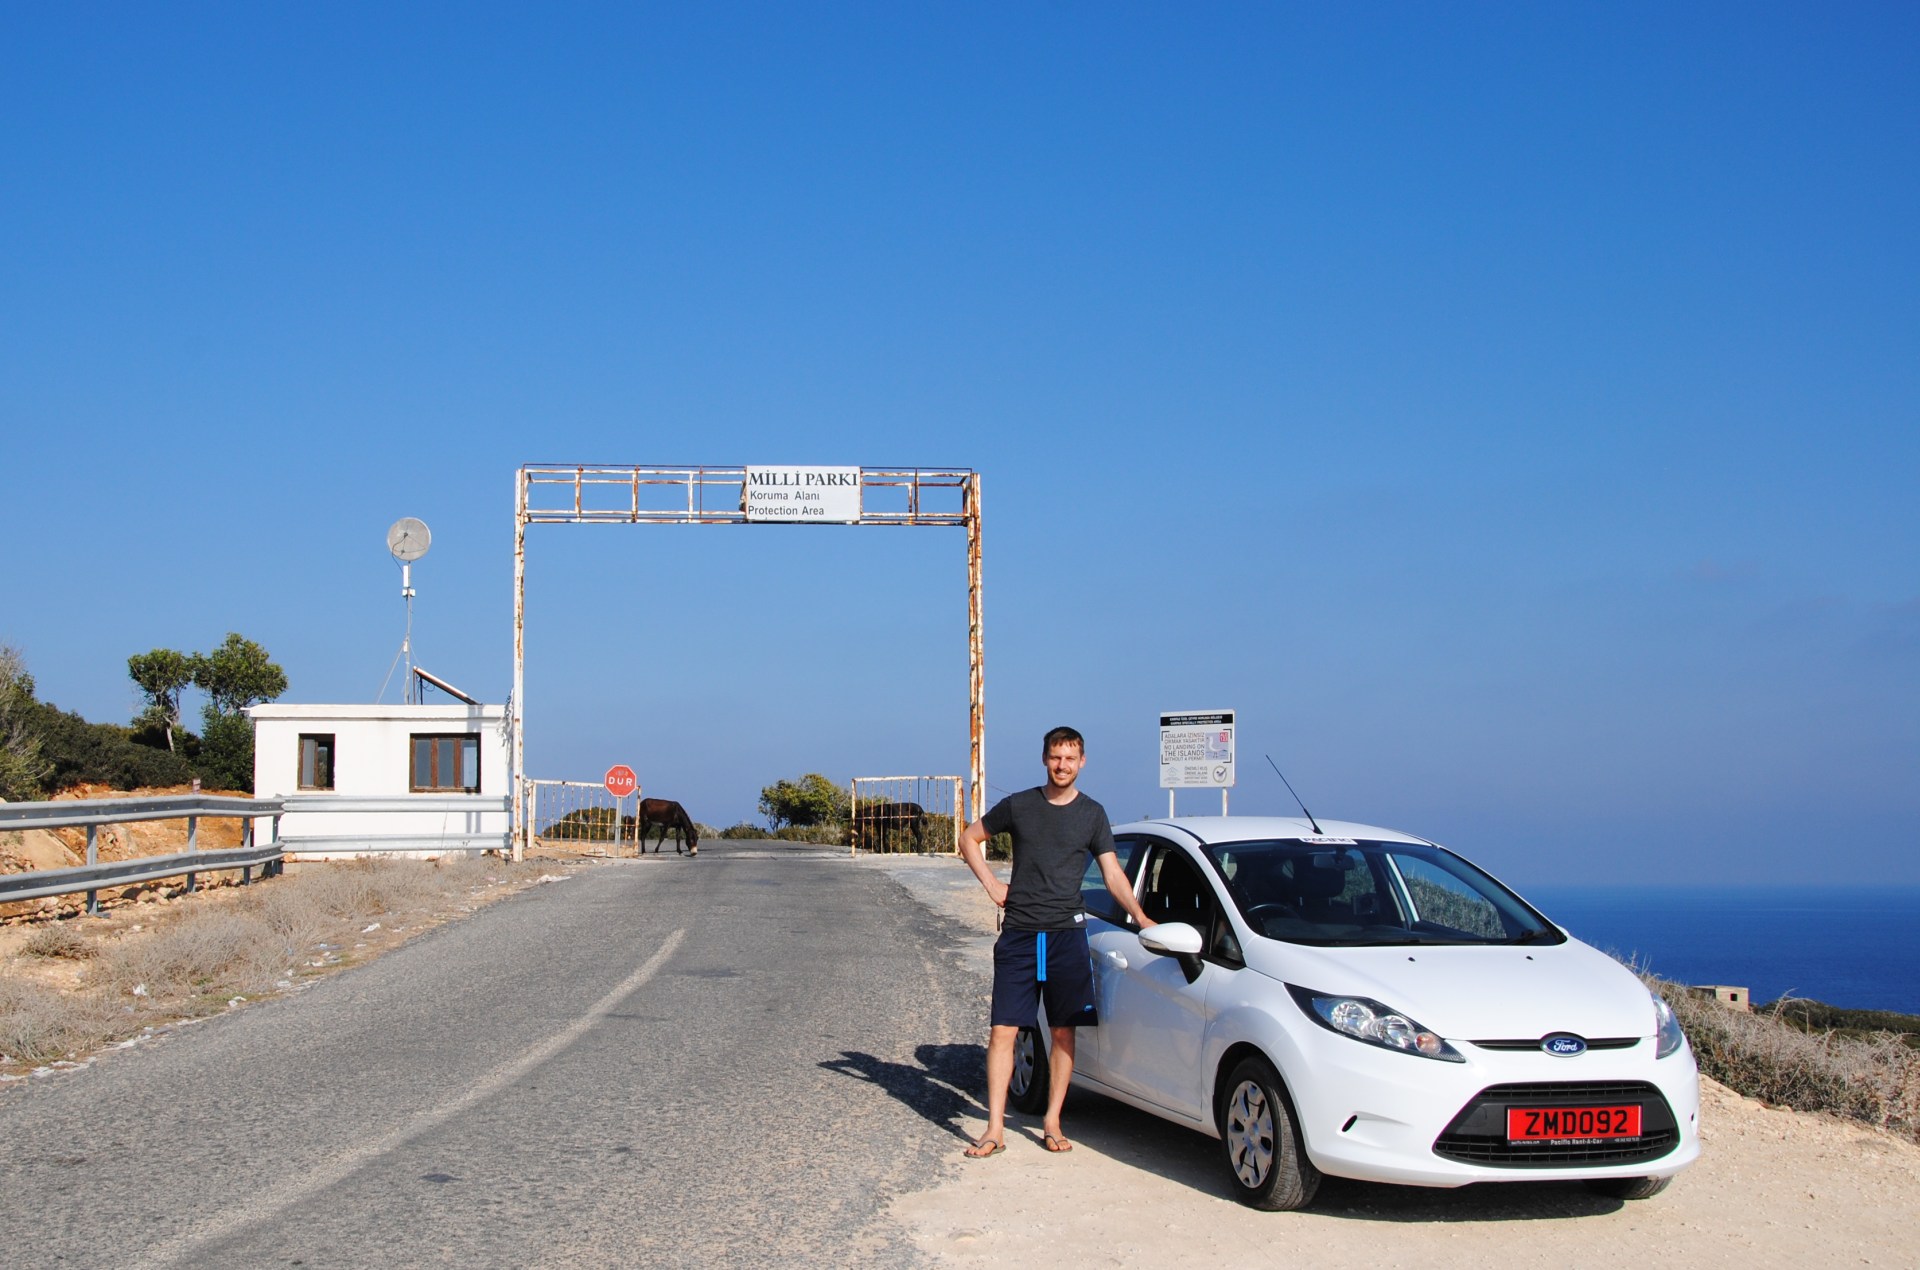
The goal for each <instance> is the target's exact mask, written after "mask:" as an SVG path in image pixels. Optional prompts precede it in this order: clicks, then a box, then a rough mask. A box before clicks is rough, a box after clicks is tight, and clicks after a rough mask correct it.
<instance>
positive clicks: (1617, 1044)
mask: <svg viewBox="0 0 1920 1270" xmlns="http://www.w3.org/2000/svg"><path fill="white" fill-rule="evenodd" d="M1639 1043H1640V1038H1639V1037H1637V1036H1596V1037H1594V1038H1592V1039H1591V1040H1589V1041H1587V1048H1588V1049H1589V1050H1630V1049H1632V1048H1633V1047H1634V1046H1636V1045H1638V1044H1639ZM1467 1044H1469V1045H1474V1046H1478V1047H1479V1048H1480V1049H1483V1050H1539V1049H1540V1038H1539V1037H1537V1036H1536V1037H1534V1038H1533V1039H1532V1040H1530V1041H1526V1040H1515V1041H1468V1042H1467ZM1541 1052H1542V1053H1544V1052H1545V1051H1544V1050H1543V1051H1541Z"/></svg>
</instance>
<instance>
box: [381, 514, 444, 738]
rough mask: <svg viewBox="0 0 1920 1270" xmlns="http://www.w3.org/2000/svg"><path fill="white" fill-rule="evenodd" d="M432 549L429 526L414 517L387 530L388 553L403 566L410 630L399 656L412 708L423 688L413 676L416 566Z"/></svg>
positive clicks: (403, 594) (403, 638)
mask: <svg viewBox="0 0 1920 1270" xmlns="http://www.w3.org/2000/svg"><path fill="white" fill-rule="evenodd" d="M432 545H433V534H432V533H431V532H429V531H428V529H427V525H426V522H425V521H422V520H416V519H414V518H413V517H412V516H402V517H401V518H400V519H399V520H396V521H394V522H393V526H392V528H390V529H388V530H387V550H388V551H390V552H392V553H393V558H394V559H395V560H397V561H399V563H400V598H401V599H402V600H404V601H406V605H407V630H406V634H405V635H403V636H401V638H400V656H401V657H402V658H404V659H405V661H406V663H407V678H406V689H405V693H406V702H407V704H408V705H410V706H411V705H418V704H419V702H420V688H419V686H418V684H417V682H416V680H415V678H414V673H413V595H414V592H413V562H414V561H415V560H418V559H419V558H420V557H421V556H424V555H426V554H427V548H428V547H430V546H432ZM388 673H389V674H391V673H392V672H388Z"/></svg>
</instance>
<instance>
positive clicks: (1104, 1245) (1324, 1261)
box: [863, 857, 1920, 1270]
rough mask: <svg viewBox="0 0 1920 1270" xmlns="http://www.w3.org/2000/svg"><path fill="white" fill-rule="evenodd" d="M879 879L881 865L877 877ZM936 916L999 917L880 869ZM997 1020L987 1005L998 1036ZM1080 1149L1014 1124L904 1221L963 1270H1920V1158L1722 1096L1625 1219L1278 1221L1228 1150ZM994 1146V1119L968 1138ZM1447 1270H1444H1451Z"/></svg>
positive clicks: (920, 876)
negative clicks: (1043, 1268)
mask: <svg viewBox="0 0 1920 1270" xmlns="http://www.w3.org/2000/svg"><path fill="white" fill-rule="evenodd" d="M863 863H867V862H864V861H863ZM869 867H879V868H884V869H886V870H887V871H888V872H889V874H890V875H891V876H893V877H894V878H895V880H897V881H899V882H900V883H901V884H902V885H903V886H905V887H906V888H907V889H908V890H909V891H910V892H911V893H912V894H913V895H914V896H915V897H916V898H917V899H919V900H920V901H921V902H922V903H924V904H927V905H928V907H930V908H933V909H934V910H935V911H936V912H939V913H941V914H942V915H943V916H947V917H949V918H952V919H953V920H956V921H959V922H963V923H966V924H968V925H970V926H972V927H973V928H975V929H976V930H978V931H979V932H980V933H981V939H980V945H979V948H978V949H971V948H970V949H969V950H968V951H967V953H966V956H967V958H968V960H969V963H970V964H974V959H976V958H978V959H979V960H980V962H982V963H983V962H984V959H985V957H986V950H987V948H988V947H989V945H990V942H991V933H992V930H993V912H992V907H991V905H989V904H988V903H987V901H986V899H985V897H984V896H983V895H981V893H980V889H979V886H978V884H977V883H975V882H974V881H973V878H972V877H971V875H969V874H967V872H966V870H965V868H964V867H963V866H961V865H960V864H959V863H957V862H956V861H952V860H913V861H903V860H899V859H898V858H893V859H889V858H886V857H877V858H875V859H874V861H872V862H871V864H870V866H869ZM985 1016H986V1006H985V1002H984V1000H983V1001H982V1004H981V1019H982V1031H983V1032H984V1030H985ZM1066 1125H1067V1129H1068V1132H1069V1133H1070V1134H1071V1135H1072V1136H1073V1138H1074V1140H1075V1142H1076V1144H1077V1146H1076V1149H1075V1150H1074V1151H1073V1152H1071V1153H1070V1154H1067V1155H1062V1156H1056V1155H1049V1154H1048V1153H1047V1152H1046V1151H1044V1150H1043V1149H1042V1148H1041V1146H1040V1143H1039V1122H1038V1120H1037V1119H1034V1118H1030V1117H1019V1116H1016V1117H1013V1118H1012V1120H1011V1122H1010V1126H1009V1128H1010V1132H1009V1134H1008V1149H1007V1151H1006V1153H1005V1154H1003V1155H1000V1156H997V1157H995V1158H993V1159H990V1160H985V1161H962V1160H960V1159H959V1158H958V1155H959V1147H958V1143H957V1142H956V1146H955V1152H954V1154H955V1159H954V1162H953V1164H952V1166H951V1167H949V1168H948V1169H947V1170H946V1171H945V1172H944V1173H943V1174H942V1176H941V1177H940V1178H939V1179H937V1180H936V1181H935V1182H934V1184H933V1185H932V1186H931V1187H930V1188H929V1189H927V1190H924V1191H920V1192H917V1193H915V1194H911V1195H907V1196H903V1197H902V1198H901V1199H899V1200H898V1201H896V1202H895V1203H894V1205H893V1207H892V1209H891V1214H890V1215H891V1216H892V1217H893V1218H894V1219H895V1220H897V1221H899V1222H900V1223H901V1224H902V1225H903V1226H905V1227H906V1228H907V1230H908V1231H909V1232H910V1234H911V1236H912V1238H913V1240H914V1241H915V1243H916V1244H917V1245H918V1246H919V1247H920V1248H921V1249H922V1250H923V1251H924V1252H926V1253H928V1254H929V1255H930V1256H932V1257H934V1258H936V1259H937V1260H939V1261H941V1262H944V1263H947V1264H952V1265H984V1264H988V1263H1018V1262H1023V1261H1028V1260H1034V1261H1036V1262H1037V1261H1039V1260H1043V1259H1044V1260H1046V1261H1054V1260H1065V1261H1078V1260H1080V1259H1082V1258H1093V1259H1098V1261H1100V1262H1102V1263H1105V1264H1111V1265H1120V1266H1132V1265H1148V1264H1173V1263H1174V1261H1175V1260H1176V1259H1177V1260H1178V1262H1179V1263H1181V1264H1253V1263H1255V1261H1256V1260H1257V1261H1258V1262H1260V1263H1265V1264H1288V1263H1289V1261H1290V1259H1291V1258H1292V1257H1299V1258H1301V1259H1302V1261H1303V1262H1305V1261H1308V1260H1310V1262H1311V1264H1313V1265H1315V1266H1320V1267H1328V1268H1329V1270H1342V1268H1345V1267H1353V1268H1354V1270H1359V1268H1360V1267H1367V1268H1368V1270H1377V1268H1378V1267H1385V1266H1409V1267H1411V1266H1430V1265H1434V1264H1452V1265H1461V1264H1464V1265H1474V1266H1489V1267H1505V1266H1513V1267H1527V1268H1528V1270H1531V1268H1532V1267H1535V1266H1538V1265H1541V1264H1547V1265H1588V1264H1595V1263H1598V1262H1599V1261H1600V1260H1601V1259H1602V1258H1604V1259H1605V1260H1606V1261H1607V1262H1608V1263H1613V1262H1615V1261H1619V1262H1624V1263H1627V1264H1632V1263H1634V1262H1636V1261H1638V1262H1640V1263H1642V1264H1654V1265H1661V1264H1678V1265H1684V1266H1689V1267H1719V1266H1726V1267H1735V1266H1739V1267H1752V1266H1796V1267H1798V1266H1810V1265H1874V1266H1911V1265H1914V1264H1916V1258H1920V1252H1916V1250H1917V1249H1920V1147H1916V1146H1914V1145H1913V1144H1911V1143H1908V1142H1906V1141H1904V1140H1902V1139H1899V1138H1896V1137H1894V1136H1892V1135H1890V1134H1885V1133H1881V1132H1878V1131H1876V1130H1873V1129H1870V1128H1867V1127H1864V1126H1861V1125H1856V1124H1852V1123H1849V1122H1845V1121H1840V1120H1836V1119H1833V1118H1830V1117H1826V1116H1816V1115H1805V1114H1802V1113H1799V1112H1793V1111H1784V1110H1772V1109H1769V1108H1767V1107H1765V1106H1762V1105H1761V1104H1760V1103H1758V1102H1755V1101H1754V1100H1752V1099H1749V1098H1743V1097H1741V1096H1740V1095H1738V1094H1736V1093H1734V1092H1732V1091H1731V1090H1729V1089H1727V1088H1726V1087H1724V1086H1722V1085H1718V1084H1715V1083H1713V1082H1711V1081H1705V1082H1703V1090H1702V1107H1701V1125H1702V1128H1701V1138H1702V1144H1703V1150H1702V1153H1701V1158H1700V1161H1699V1163H1698V1164H1696V1165H1695V1166H1694V1167H1692V1168H1691V1169H1689V1170H1687V1172H1685V1173H1683V1174H1682V1175H1681V1176H1680V1177H1679V1178H1678V1179H1677V1180H1676V1181H1675V1182H1674V1184H1673V1186H1672V1187H1671V1188H1669V1189H1668V1190H1667V1191H1666V1193H1665V1194H1662V1195H1659V1196H1656V1197H1655V1198H1653V1199H1650V1200H1644V1201H1639V1202H1634V1203H1621V1202H1620V1201H1617V1200H1609V1199H1603V1198H1601V1197H1598V1196H1595V1195H1591V1194H1589V1193H1588V1192H1587V1191H1586V1190H1585V1188H1583V1187H1581V1186H1579V1185H1577V1184H1557V1183H1511V1184H1503V1185H1486V1186H1476V1187H1468V1188H1464V1189H1461V1190H1453V1191H1444V1190H1428V1189H1422V1188H1415V1187H1396V1186H1380V1185H1373V1184H1368V1183H1359V1182H1348V1181H1344V1180H1341V1179H1329V1180H1328V1181H1327V1182H1326V1184H1325V1185H1324V1186H1323V1187H1322V1189H1321V1191H1320V1196H1319V1198H1318V1199H1317V1200H1316V1202H1315V1204H1314V1205H1313V1207H1312V1208H1311V1209H1310V1210H1309V1211H1307V1212H1302V1213H1260V1212H1255V1211H1253V1210H1251V1209H1248V1208H1245V1207H1243V1206H1242V1205H1240V1204H1239V1203H1237V1202H1236V1201H1234V1200H1233V1199H1232V1198H1231V1197H1230V1196H1229V1194H1228V1193H1227V1189H1226V1184H1225V1178H1224V1173H1223V1169H1224V1166H1223V1165H1222V1163H1221V1161H1220V1156H1219V1150H1220V1148H1219V1144H1218V1143H1217V1142H1215V1141H1213V1140H1212V1139H1209V1138H1204V1137H1202V1136H1200V1135H1199V1134H1196V1133H1191V1132H1188V1131H1185V1130H1182V1129H1179V1128H1176V1127H1174V1126H1173V1125H1170V1124H1167V1123H1166V1122H1164V1121H1161V1120H1158V1119H1156V1118H1155V1117H1152V1116H1149V1115H1146V1114H1145V1113H1144V1112H1137V1111H1135V1110H1133V1109H1132V1108H1129V1107H1124V1106H1121V1105H1120V1104H1118V1103H1114V1102H1112V1101H1110V1100H1108V1099H1104V1098H1099V1097H1094V1096H1090V1095H1084V1094H1081V1093H1078V1092H1076V1093H1075V1094H1073V1095H1072V1096H1071V1097H1070V1098H1069V1100H1068V1104H1067V1113H1066ZM964 1127H965V1128H966V1129H967V1130H968V1131H969V1132H975V1133H977V1132H978V1131H979V1130H980V1129H982V1128H984V1127H985V1120H984V1116H982V1117H980V1118H978V1119H975V1120H972V1121H970V1122H967V1123H966V1124H965V1126H964ZM1442 1258H1444V1261H1441V1260H1440V1259H1442Z"/></svg>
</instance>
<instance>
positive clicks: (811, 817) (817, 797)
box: [760, 772, 847, 826]
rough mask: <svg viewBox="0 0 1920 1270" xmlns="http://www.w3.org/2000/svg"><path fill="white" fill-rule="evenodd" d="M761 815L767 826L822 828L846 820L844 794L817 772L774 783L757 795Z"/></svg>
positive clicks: (842, 790) (845, 798)
mask: <svg viewBox="0 0 1920 1270" xmlns="http://www.w3.org/2000/svg"><path fill="white" fill-rule="evenodd" d="M760 814H761V815H763V816H765V817H766V818H767V823H768V824H770V825H776V826H777V825H823V824H828V823H831V822H834V821H842V820H845V819H846V818H847V791H846V790H844V789H841V788H840V787H839V786H838V785H836V784H834V783H833V782H832V781H830V780H828V779H827V778H826V777H824V776H822V775H821V774H820V773H818V772H808V773H807V774H806V775H805V776H802V777H801V778H800V779H799V780H798V781H776V782H774V783H773V784H771V785H768V786H767V787H766V788H764V789H762V790H761V791H760Z"/></svg>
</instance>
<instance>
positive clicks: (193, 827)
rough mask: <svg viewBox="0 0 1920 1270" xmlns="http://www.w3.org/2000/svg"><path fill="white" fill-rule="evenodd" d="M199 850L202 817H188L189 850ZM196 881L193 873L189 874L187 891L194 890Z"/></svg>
mask: <svg viewBox="0 0 1920 1270" xmlns="http://www.w3.org/2000/svg"><path fill="white" fill-rule="evenodd" d="M199 849H200V817H198V816H188V817H187V850H189V851H198V850H199ZM194 880H195V875H194V874H191V873H189V874H187V890H189V891H191V890H193V889H194Z"/></svg>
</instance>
